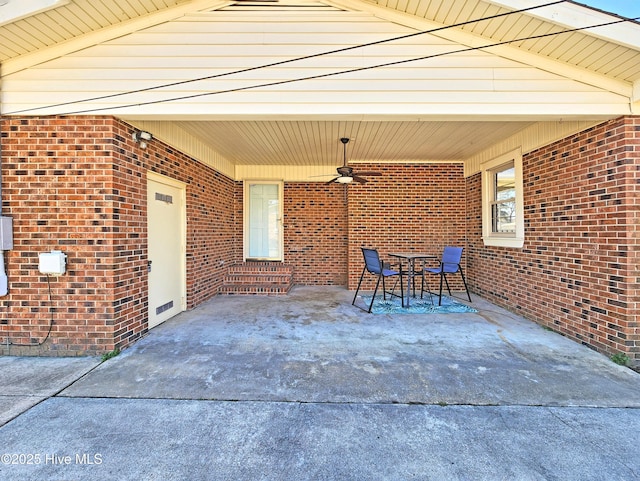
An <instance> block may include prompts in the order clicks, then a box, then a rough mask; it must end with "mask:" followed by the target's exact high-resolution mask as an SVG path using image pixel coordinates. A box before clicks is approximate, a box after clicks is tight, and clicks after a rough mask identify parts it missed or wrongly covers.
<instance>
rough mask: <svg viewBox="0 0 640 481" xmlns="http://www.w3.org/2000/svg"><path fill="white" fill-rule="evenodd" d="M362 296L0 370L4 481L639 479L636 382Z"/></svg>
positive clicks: (207, 320) (506, 335)
mask: <svg viewBox="0 0 640 481" xmlns="http://www.w3.org/2000/svg"><path fill="white" fill-rule="evenodd" d="M352 295H353V294H352V293H351V292H349V291H347V290H345V289H343V288H339V287H297V288H295V289H294V290H293V291H292V292H291V293H290V294H289V295H288V296H286V297H236V296H227V297H222V296H221V297H217V298H214V299H212V300H211V301H209V302H207V303H205V304H203V305H201V306H199V307H198V308H196V309H194V310H192V311H190V312H185V313H182V314H180V315H178V316H176V317H175V318H173V319H171V320H169V321H167V322H166V323H164V324H163V325H161V326H159V327H157V328H155V329H153V330H152V331H151V332H150V333H149V334H148V335H147V336H146V337H145V338H144V339H142V340H140V341H138V342H137V343H136V344H134V345H133V346H132V347H131V348H129V349H127V350H125V351H124V352H123V353H121V354H120V355H119V356H117V357H115V358H113V359H110V360H108V361H106V362H104V363H100V360H99V359H95V358H85V359H63V360H60V359H42V358H33V359H29V358H0V368H1V369H0V382H1V385H2V386H3V392H2V394H0V406H1V407H2V411H3V413H4V417H2V418H0V422H5V423H6V424H4V426H2V427H1V428H0V445H1V446H3V452H2V453H0V455H2V457H1V458H0V461H1V462H0V479H3V480H16V481H17V480H69V481H71V480H76V479H77V480H80V479H82V480H101V481H105V480H111V479H113V480H115V479H118V480H151V479H158V480H174V479H175V480H184V479H189V480H200V479H202V480H234V481H239V480H257V479H265V480H271V479H273V480H405V479H415V480H443V479H447V480H450V479H453V480H502V479H505V480H555V479H557V480H563V481H566V480H590V479H591V480H603V479H607V480H630V479H640V458H639V457H638V456H637V446H638V441H640V435H639V434H638V433H640V416H639V414H640V375H639V374H637V373H635V372H633V371H632V370H630V369H628V368H624V367H621V366H618V365H616V364H614V363H612V362H611V361H610V360H608V359H607V358H606V357H604V356H602V355H600V354H597V353H595V352H593V351H591V350H590V349H588V348H586V347H584V346H581V345H579V344H577V343H575V342H573V341H570V340H568V339H566V338H564V337H562V336H560V335H558V334H556V333H553V332H550V331H547V330H545V329H543V328H541V327H540V326H537V325H536V324H534V323H532V322H529V321H526V320H524V319H522V318H520V317H518V316H516V315H514V314H513V313H510V312H507V311H505V310H503V309H500V308H498V307H496V306H494V305H492V304H490V303H487V302H485V301H483V300H481V299H478V298H477V297H474V302H473V305H474V307H476V308H477V309H478V310H479V312H478V313H465V314H435V315H434V314H411V315H386V314H385V315H375V314H367V313H365V312H363V311H361V310H359V309H357V308H355V307H353V306H352V305H351V296H352ZM65 363H66V365H65ZM20 412H22V414H19V413H20ZM7 421H8V422H7ZM21 455H22V457H20V456H21ZM29 456H30V457H31V458H30V459H31V461H32V462H31V463H30V464H27V463H26V461H28V458H29ZM36 456H37V458H36ZM22 461H25V462H22ZM36 461H37V462H36Z"/></svg>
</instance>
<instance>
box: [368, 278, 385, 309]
mask: <svg viewBox="0 0 640 481" xmlns="http://www.w3.org/2000/svg"><path fill="white" fill-rule="evenodd" d="M381 277H382V275H380V276H378V282H376V288H375V289H374V290H373V296H371V304H369V311H367V312H371V309H373V302H374V301H375V300H376V293H377V292H378V287H379V286H380V278H381ZM382 282H383V283H384V277H382Z"/></svg>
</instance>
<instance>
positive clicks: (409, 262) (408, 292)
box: [407, 259, 413, 307]
mask: <svg viewBox="0 0 640 481" xmlns="http://www.w3.org/2000/svg"><path fill="white" fill-rule="evenodd" d="M408 264H409V265H408V267H409V268H408V269H407V307H409V299H410V298H411V279H413V259H408Z"/></svg>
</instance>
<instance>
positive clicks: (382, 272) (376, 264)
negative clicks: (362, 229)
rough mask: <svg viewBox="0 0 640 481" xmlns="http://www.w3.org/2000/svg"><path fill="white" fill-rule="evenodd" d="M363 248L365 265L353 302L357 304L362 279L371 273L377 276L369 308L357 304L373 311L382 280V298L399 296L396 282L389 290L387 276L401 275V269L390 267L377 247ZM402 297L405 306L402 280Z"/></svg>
mask: <svg viewBox="0 0 640 481" xmlns="http://www.w3.org/2000/svg"><path fill="white" fill-rule="evenodd" d="M361 249H362V255H363V256H364V267H363V268H362V274H361V275H360V281H359V282H358V288H357V289H356V294H355V296H353V302H352V303H351V304H352V305H356V299H357V297H358V292H360V286H361V285H362V280H363V279H364V275H365V273H366V272H368V273H369V274H372V275H374V276H376V277H377V280H376V287H375V289H374V291H373V295H372V296H371V304H369V309H368V310H367V309H364V308H362V307H361V306H358V305H356V307H359V308H360V309H362V310H363V311H366V312H371V309H372V308H373V302H374V301H375V299H376V293H377V292H378V287H379V286H380V281H382V298H383V299H385V300H386V299H387V294H389V295H391V296H397V294H394V293H393V290H395V284H394V288H393V290H392V291H387V288H386V284H385V279H386V278H387V277H393V276H398V277H400V270H397V271H396V270H392V269H390V268H389V267H390V266H389V265H388V264H385V263H384V262H383V261H381V260H380V255H379V254H378V251H377V250H376V249H367V248H366V247H361ZM396 283H397V280H396ZM400 297H401V299H402V302H403V307H404V292H403V289H402V282H400Z"/></svg>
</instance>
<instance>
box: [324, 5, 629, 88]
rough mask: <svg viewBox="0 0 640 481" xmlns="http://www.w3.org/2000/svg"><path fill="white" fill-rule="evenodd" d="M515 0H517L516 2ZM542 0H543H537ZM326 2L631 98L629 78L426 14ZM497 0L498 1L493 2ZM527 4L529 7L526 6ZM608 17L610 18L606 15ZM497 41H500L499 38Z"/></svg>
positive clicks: (375, 6) (373, 6) (374, 6)
mask: <svg viewBox="0 0 640 481" xmlns="http://www.w3.org/2000/svg"><path fill="white" fill-rule="evenodd" d="M515 1H516V0H514V2H515ZM519 1H522V2H529V1H531V0H519ZM536 1H538V2H539V1H540V0H536ZM326 3H327V4H331V5H334V6H336V7H339V8H344V9H348V10H355V11H363V12H369V13H371V14H373V15H375V16H376V17H378V18H381V19H383V20H387V21H389V22H394V23H398V24H400V25H404V26H406V27H409V28H413V29H416V30H419V31H429V30H435V29H441V30H438V31H436V32H433V33H431V35H435V36H437V37H440V38H443V39H445V40H449V41H452V42H456V43H459V44H460V45H463V46H466V47H469V48H483V49H484V51H485V52H489V53H492V54H494V55H498V56H500V57H504V58H506V59H509V60H513V61H516V62H519V63H522V64H525V65H530V66H532V67H536V68H539V69H542V70H545V71H547V72H551V73H554V74H556V75H561V76H563V77H566V78H569V79H573V80H576V81H578V82H582V83H584V84H587V85H591V86H593V87H597V88H600V89H602V90H606V91H608V92H612V93H615V94H618V95H622V96H624V97H627V98H631V95H632V86H631V84H630V83H628V82H624V81H621V80H616V79H612V78H610V77H607V76H605V75H601V74H598V73H595V72H592V71H589V70H585V69H583V68H580V67H574V66H571V65H567V64H565V63H562V62H558V61H556V60H553V59H551V58H548V57H544V56H542V55H538V54H535V53H530V52H526V51H523V50H520V49H518V48H516V47H512V46H510V45H496V46H491V45H492V44H493V43H494V42H493V41H492V40H491V39H488V38H483V37H479V36H477V35H473V34H470V33H467V32H464V31H462V30H460V29H456V28H444V29H443V28H442V27H446V25H443V24H440V23H436V22H433V21H431V20H427V19H424V18H418V17H415V16H414V15H409V14H407V13H403V12H398V11H395V10H392V9H389V8H385V7H379V6H377V5H372V4H370V3H368V2H366V1H361V0H328V1H327V2H326ZM494 3H498V2H494ZM524 8H526V7H524ZM607 18H609V19H610V18H611V17H609V16H607ZM496 43H497V42H496Z"/></svg>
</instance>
